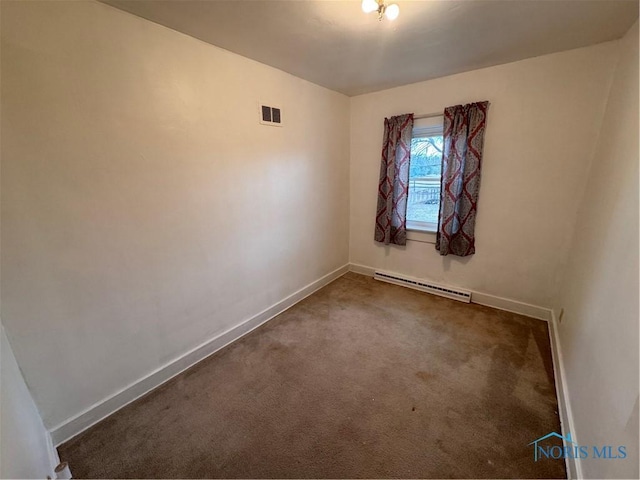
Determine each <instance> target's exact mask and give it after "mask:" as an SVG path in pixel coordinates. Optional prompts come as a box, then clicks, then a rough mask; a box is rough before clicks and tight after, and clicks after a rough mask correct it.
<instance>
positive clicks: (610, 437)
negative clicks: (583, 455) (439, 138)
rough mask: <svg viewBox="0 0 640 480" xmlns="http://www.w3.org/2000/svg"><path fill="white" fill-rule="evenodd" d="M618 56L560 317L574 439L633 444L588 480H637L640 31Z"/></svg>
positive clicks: (590, 468) (595, 466) (589, 468)
mask: <svg viewBox="0 0 640 480" xmlns="http://www.w3.org/2000/svg"><path fill="white" fill-rule="evenodd" d="M620 47H621V48H620V57H619V61H618V64H617V67H616V70H615V77H614V81H613V85H612V87H611V91H610V93H609V99H608V102H607V109H606V113H605V117H604V122H603V126H602V130H601V132H600V135H599V140H598V145H597V149H596V155H595V158H594V161H593V166H592V168H591V171H590V173H589V182H588V185H587V189H586V191H585V195H584V197H583V198H582V202H581V205H580V212H579V216H578V222H577V225H576V229H575V233H574V236H573V241H572V243H571V254H570V257H569V258H570V261H569V266H568V270H567V274H566V276H565V277H564V281H563V282H562V286H563V288H562V290H561V294H560V296H559V299H558V300H557V302H556V307H557V310H558V311H559V309H560V308H564V310H565V313H564V317H563V320H562V323H561V324H560V325H559V333H560V340H561V341H560V343H561V346H562V352H563V357H564V367H565V373H566V382H567V386H568V388H569V393H570V396H571V406H572V411H573V417H574V418H573V419H574V424H575V430H576V431H575V432H574V434H575V437H576V439H577V441H578V442H579V443H580V444H586V445H592V444H596V445H601V444H604V445H618V444H623V445H624V444H626V446H627V452H629V454H630V457H629V459H627V460H625V461H620V460H613V461H611V460H610V461H603V460H583V461H582V468H583V473H584V475H585V477H586V478H638V448H639V447H638V287H639V286H638V128H639V125H638V23H636V24H635V26H634V27H633V28H632V29H631V30H630V31H629V33H627V35H626V36H625V38H624V39H623V40H622V41H621V45H620Z"/></svg>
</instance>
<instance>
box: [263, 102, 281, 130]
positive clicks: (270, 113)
mask: <svg viewBox="0 0 640 480" xmlns="http://www.w3.org/2000/svg"><path fill="white" fill-rule="evenodd" d="M260 123H261V124H262V125H271V126H272V127H281V126H282V109H281V108H280V107H274V106H271V105H265V104H263V103H261V104H260Z"/></svg>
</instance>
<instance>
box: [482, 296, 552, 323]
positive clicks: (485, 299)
mask: <svg viewBox="0 0 640 480" xmlns="http://www.w3.org/2000/svg"><path fill="white" fill-rule="evenodd" d="M471 303H477V304H478V305H485V306H487V307H493V308H497V309H498V310H505V311H507V312H512V313H519V314H520V315H524V316H525V317H531V318H537V319H538V320H544V321H545V322H548V321H549V320H551V310H550V309H549V308H544V307H538V306H537V305H531V304H530V303H524V302H519V301H518V300H511V299H510V298H504V297H496V296H495V295H489V294H488V293H482V292H476V291H474V290H471Z"/></svg>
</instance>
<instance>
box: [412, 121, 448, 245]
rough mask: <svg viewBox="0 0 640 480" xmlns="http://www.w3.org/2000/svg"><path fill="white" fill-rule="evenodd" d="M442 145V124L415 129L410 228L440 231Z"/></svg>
mask: <svg viewBox="0 0 640 480" xmlns="http://www.w3.org/2000/svg"><path fill="white" fill-rule="evenodd" d="M442 148H443V138H442V123H439V124H436V125H431V126H428V127H415V128H414V130H413V138H412V140H411V164H410V168H409V198H408V202H407V228H409V229H412V230H426V231H432V232H435V231H436V230H437V227H438V208H439V205H440V177H441V173H442V172H441V168H442Z"/></svg>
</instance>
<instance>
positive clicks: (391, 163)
mask: <svg viewBox="0 0 640 480" xmlns="http://www.w3.org/2000/svg"><path fill="white" fill-rule="evenodd" d="M412 130H413V113H408V114H406V115H399V116H397V117H391V118H385V119H384V139H383V142H382V161H381V163H380V183H379V185H378V210H377V212H376V232H375V236H374V239H375V241H376V242H384V244H385V245H388V244H390V243H395V244H396V245H406V243H407V197H408V195H409V160H410V158H411V133H412Z"/></svg>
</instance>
